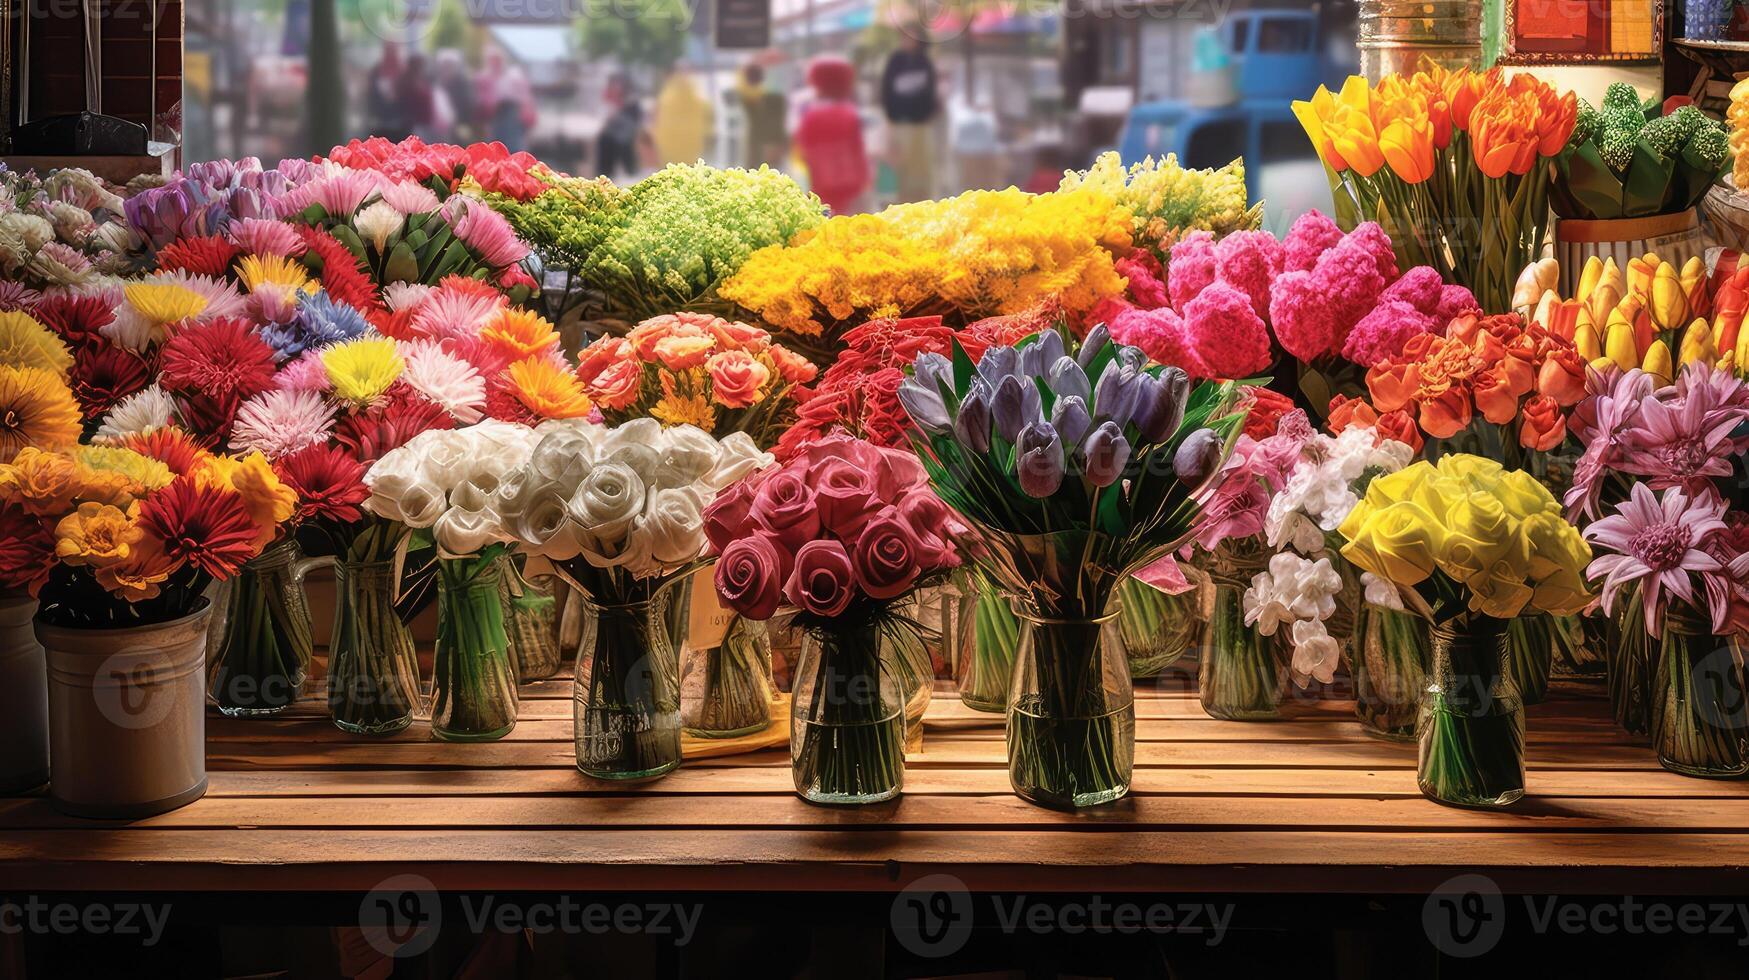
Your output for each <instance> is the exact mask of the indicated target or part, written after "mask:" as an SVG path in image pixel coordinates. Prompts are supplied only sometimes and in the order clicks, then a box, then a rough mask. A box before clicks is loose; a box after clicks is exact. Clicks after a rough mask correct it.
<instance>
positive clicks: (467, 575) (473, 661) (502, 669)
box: [431, 553, 517, 742]
mask: <svg viewBox="0 0 1749 980" xmlns="http://www.w3.org/2000/svg"><path fill="white" fill-rule="evenodd" d="M498 562H499V558H498V556H497V555H496V554H491V553H486V554H481V555H473V556H469V557H465V558H444V559H441V560H440V561H439V563H438V590H439V595H438V610H437V650H436V653H435V654H434V657H433V683H432V703H431V734H432V736H433V737H434V738H439V739H443V740H445V741H450V742H481V741H490V740H492V739H497V738H503V737H504V736H505V735H507V734H509V733H510V730H511V729H513V728H515V727H516V709H517V704H516V698H517V694H516V681H515V678H514V676H513V674H512V673H511V667H510V638H509V636H508V635H506V633H505V631H504V600H503V597H502V596H501V595H500V593H499V588H500V586H499V582H498V576H499V574H500V569H499V564H498Z"/></svg>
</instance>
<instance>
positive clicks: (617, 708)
mask: <svg viewBox="0 0 1749 980" xmlns="http://www.w3.org/2000/svg"><path fill="white" fill-rule="evenodd" d="M672 591H673V590H672V589H670V590H667V591H666V592H664V593H658V596H657V598H656V599H655V600H652V601H646V602H635V603H630V604H626V605H597V604H596V603H594V602H593V601H591V600H589V599H587V598H583V599H581V601H583V602H585V603H586V605H585V606H584V616H585V617H586V619H585V623H584V627H583V644H582V646H581V648H579V650H578V652H577V682H576V685H575V687H574V688H573V695H572V697H573V703H572V714H573V723H574V726H575V730H576V736H575V738H576V749H577V768H578V769H580V770H581V771H582V772H584V773H585V774H587V775H590V776H594V777H596V778H598V779H644V778H648V777H651V776H659V775H662V774H663V773H666V772H668V771H669V770H671V769H673V768H674V767H675V766H678V765H679V764H680V692H679V676H678V675H679V665H678V664H677V663H673V662H672V661H674V660H676V659H677V654H676V653H675V651H674V647H673V642H672V641H673V634H672V633H671V632H670V624H669V622H668V619H667V613H668V612H669V605H670V601H671V598H670V596H669V595H668V593H669V592H672Z"/></svg>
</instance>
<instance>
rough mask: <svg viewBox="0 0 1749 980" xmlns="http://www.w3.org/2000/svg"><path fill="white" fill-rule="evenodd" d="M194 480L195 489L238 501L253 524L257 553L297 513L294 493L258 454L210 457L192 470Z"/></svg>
mask: <svg viewBox="0 0 1749 980" xmlns="http://www.w3.org/2000/svg"><path fill="white" fill-rule="evenodd" d="M194 478H195V482H196V484H197V485H200V486H210V487H216V488H218V489H220V490H228V491H230V492H232V493H235V494H236V495H237V496H238V497H239V498H241V499H242V501H243V508H244V509H245V510H247V511H248V512H249V517H250V519H251V520H253V521H254V522H255V548H256V550H257V551H259V550H260V549H262V548H265V547H267V545H268V544H269V543H270V542H272V541H273V539H274V537H275V536H276V535H277V534H278V533H279V526H280V525H281V524H284V523H285V522H286V521H288V520H290V519H291V516H292V514H294V513H296V512H297V509H298V494H297V491H295V490H293V489H292V488H291V487H289V486H286V485H285V483H283V482H281V481H280V479H279V475H278V474H277V473H275V472H274V470H273V465H272V464H271V463H269V462H268V461H267V457H266V456H263V455H262V454H261V453H259V452H251V453H249V454H247V455H244V456H228V455H217V456H210V457H208V458H207V459H206V460H205V461H204V462H203V463H202V464H201V466H200V468H199V469H197V470H195V473H194Z"/></svg>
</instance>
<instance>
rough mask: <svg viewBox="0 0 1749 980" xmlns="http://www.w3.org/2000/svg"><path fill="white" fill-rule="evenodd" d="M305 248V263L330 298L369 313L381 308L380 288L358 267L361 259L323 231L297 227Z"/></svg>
mask: <svg viewBox="0 0 1749 980" xmlns="http://www.w3.org/2000/svg"><path fill="white" fill-rule="evenodd" d="M296 228H297V233H298V237H299V238H300V239H302V240H303V243H304V246H305V248H307V249H308V251H306V252H305V253H304V256H303V263H304V264H305V265H306V266H308V267H309V268H310V270H311V271H312V272H314V273H315V274H316V275H317V276H318V277H319V278H320V279H321V280H322V289H323V290H325V291H326V292H327V293H328V296H329V298H331V299H333V300H336V301H337V302H341V303H345V304H347V305H349V306H352V307H354V308H356V309H359V310H362V311H364V312H365V313H367V314H368V313H369V312H371V311H372V310H377V309H381V308H382V305H383V304H382V301H381V300H379V299H378V298H377V288H376V285H375V284H374V283H372V282H371V278H370V275H369V274H368V273H366V272H365V271H364V269H363V267H362V266H361V265H360V264H359V259H358V256H356V255H354V254H352V251H351V250H350V249H348V248H347V247H346V246H345V245H342V244H340V240H339V239H338V238H335V237H334V236H333V235H330V234H328V233H327V232H326V231H323V230H322V229H320V228H314V227H311V226H309V225H298V226H296Z"/></svg>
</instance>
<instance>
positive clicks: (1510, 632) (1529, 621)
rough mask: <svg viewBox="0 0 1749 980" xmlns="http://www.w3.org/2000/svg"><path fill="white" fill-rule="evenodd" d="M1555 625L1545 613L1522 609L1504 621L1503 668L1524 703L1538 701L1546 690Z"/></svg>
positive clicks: (1553, 646)
mask: <svg viewBox="0 0 1749 980" xmlns="http://www.w3.org/2000/svg"><path fill="white" fill-rule="evenodd" d="M1558 628H1559V624H1558V623H1557V621H1556V619H1555V617H1553V616H1550V615H1547V614H1546V613H1530V612H1526V613H1524V614H1523V615H1521V616H1514V617H1513V618H1511V619H1509V620H1507V621H1506V653H1507V657H1506V668H1507V669H1508V670H1509V671H1511V672H1512V683H1513V685H1514V686H1516V687H1517V688H1518V696H1519V698H1520V699H1521V700H1523V701H1524V703H1525V704H1527V705H1531V704H1541V703H1542V700H1543V698H1544V697H1545V696H1546V695H1547V694H1548V690H1549V671H1550V669H1551V668H1552V667H1553V665H1554V655H1555V644H1556V643H1557V642H1558V639H1557V635H1556V634H1557V630H1558Z"/></svg>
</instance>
